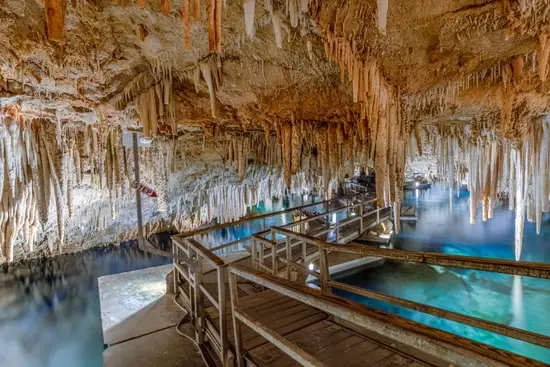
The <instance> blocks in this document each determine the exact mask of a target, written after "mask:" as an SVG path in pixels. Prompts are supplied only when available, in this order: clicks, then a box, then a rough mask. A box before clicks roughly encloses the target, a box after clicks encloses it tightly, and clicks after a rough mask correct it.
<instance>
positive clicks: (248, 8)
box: [243, 0, 280, 38]
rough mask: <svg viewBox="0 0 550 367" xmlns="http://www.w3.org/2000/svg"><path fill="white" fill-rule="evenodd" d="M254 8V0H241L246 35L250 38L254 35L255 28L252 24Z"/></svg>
mask: <svg viewBox="0 0 550 367" xmlns="http://www.w3.org/2000/svg"><path fill="white" fill-rule="evenodd" d="M255 8H256V0H244V2H243V9H244V23H245V26H246V35H247V36H248V37H250V38H254V36H255V35H256V29H255V25H254V16H255V14H256V11H255ZM272 17H273V15H272ZM274 24H275V23H274ZM274 28H275V26H274ZM279 32H280V31H279Z"/></svg>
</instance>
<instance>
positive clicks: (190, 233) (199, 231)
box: [172, 192, 365, 238]
mask: <svg viewBox="0 0 550 367" xmlns="http://www.w3.org/2000/svg"><path fill="white" fill-rule="evenodd" d="M359 195H365V193H364V192H360V193H356V194H352V195H345V196H342V197H338V198H334V199H329V200H324V201H320V202H318V203H311V204H305V205H301V206H296V207H293V208H288V209H284V210H279V211H277V212H271V213H265V214H260V215H256V216H253V217H247V218H242V219H239V220H236V221H233V222H228V223H222V224H216V225H213V226H208V227H204V228H199V229H195V230H192V231H187V232H183V233H179V234H176V235H174V236H172V237H183V238H185V237H190V236H195V235H198V234H202V233H205V232H210V231H213V230H216V229H222V228H226V227H230V226H236V225H238V224H241V223H245V222H248V221H250V220H256V219H263V218H268V217H272V216H275V215H280V214H285V213H289V212H293V211H296V210H302V209H305V208H309V207H311V206H316V205H323V204H329V203H332V202H333V201H339V200H344V199H351V198H354V197H356V196H359Z"/></svg>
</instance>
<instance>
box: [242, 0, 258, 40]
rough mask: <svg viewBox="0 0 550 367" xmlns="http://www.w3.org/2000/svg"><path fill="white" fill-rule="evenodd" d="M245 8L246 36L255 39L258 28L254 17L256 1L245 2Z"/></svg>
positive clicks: (245, 0) (248, 0) (246, 0)
mask: <svg viewBox="0 0 550 367" xmlns="http://www.w3.org/2000/svg"><path fill="white" fill-rule="evenodd" d="M243 8H244V24H245V26H246V35H247V36H248V37H250V38H254V36H255V35H256V28H255V24H254V17H255V15H256V0H244V2H243Z"/></svg>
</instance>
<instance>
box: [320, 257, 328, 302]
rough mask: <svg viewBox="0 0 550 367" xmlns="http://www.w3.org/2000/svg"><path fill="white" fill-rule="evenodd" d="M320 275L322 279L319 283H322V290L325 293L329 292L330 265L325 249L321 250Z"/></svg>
mask: <svg viewBox="0 0 550 367" xmlns="http://www.w3.org/2000/svg"><path fill="white" fill-rule="evenodd" d="M319 273H320V275H321V276H320V279H319V282H320V283H321V284H320V285H321V290H322V291H323V292H328V287H327V281H328V276H329V273H328V264H327V254H326V252H325V249H324V247H322V246H321V247H320V248H319Z"/></svg>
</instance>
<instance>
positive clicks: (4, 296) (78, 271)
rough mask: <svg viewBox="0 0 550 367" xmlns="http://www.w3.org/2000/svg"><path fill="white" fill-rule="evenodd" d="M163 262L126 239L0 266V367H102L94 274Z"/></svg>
mask: <svg viewBox="0 0 550 367" xmlns="http://www.w3.org/2000/svg"><path fill="white" fill-rule="evenodd" d="M167 263H169V261H168V260H167V259H166V258H162V257H158V256H154V255H150V254H148V253H144V252H142V251H141V250H139V249H138V248H137V244H136V243H135V242H133V241H130V242H127V243H123V244H121V245H120V246H116V247H115V246H109V247H99V248H94V249H90V250H86V251H83V252H81V253H76V254H67V255H63V256H58V257H54V258H42V259H36V260H30V261H24V262H21V263H17V264H12V265H3V266H0V345H2V347H1V348H0V366H18V367H19V366H21V367H35V366H36V367H50V366H51V367H59V366H78V367H99V366H103V333H102V329H101V313H100V308H99V294H98V287H97V278H99V277H101V276H103V275H108V274H116V273H121V272H126V271H131V270H137V269H142V268H146V267H151V266H158V265H163V264H167ZM76 361H78V363H77V364H75V362H76Z"/></svg>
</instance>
